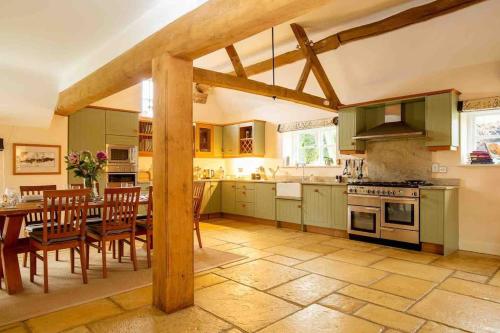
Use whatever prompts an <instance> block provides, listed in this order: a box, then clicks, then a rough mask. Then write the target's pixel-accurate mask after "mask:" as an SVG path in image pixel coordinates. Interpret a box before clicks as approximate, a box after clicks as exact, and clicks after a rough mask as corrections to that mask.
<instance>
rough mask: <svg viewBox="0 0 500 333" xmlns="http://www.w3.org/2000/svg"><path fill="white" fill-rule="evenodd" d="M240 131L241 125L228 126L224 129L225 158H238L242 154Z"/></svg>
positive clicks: (223, 145)
mask: <svg viewBox="0 0 500 333" xmlns="http://www.w3.org/2000/svg"><path fill="white" fill-rule="evenodd" d="M239 131H240V127H239V125H227V126H224V127H223V128H222V147H223V153H224V157H236V156H238V155H239V154H240V143H239V135H240V134H239Z"/></svg>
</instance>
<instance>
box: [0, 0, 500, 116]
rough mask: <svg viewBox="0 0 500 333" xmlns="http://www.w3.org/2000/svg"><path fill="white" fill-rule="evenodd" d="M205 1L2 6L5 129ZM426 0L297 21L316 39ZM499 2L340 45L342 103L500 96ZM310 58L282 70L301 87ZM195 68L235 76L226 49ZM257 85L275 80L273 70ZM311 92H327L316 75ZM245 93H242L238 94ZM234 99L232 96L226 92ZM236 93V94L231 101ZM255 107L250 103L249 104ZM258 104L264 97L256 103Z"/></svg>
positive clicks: (284, 35)
mask: <svg viewBox="0 0 500 333" xmlns="http://www.w3.org/2000/svg"><path fill="white" fill-rule="evenodd" d="M202 2H204V0H184V1H176V0H154V1H151V0H149V1H147V0H108V1H100V0H85V1H82V0H80V1H79V0H74V1H64V0H48V1H45V2H43V5H41V4H40V1H36V0H26V1H22V2H12V1H11V2H6V1H4V2H1V3H0V53H1V55H2V56H1V57H0V73H1V75H0V123H17V124H26V125H31V126H46V125H47V124H48V122H49V120H50V119H51V117H52V115H53V111H54V109H53V108H54V105H55V103H56V99H57V93H58V92H59V91H60V90H62V89H63V88H65V87H67V86H68V85H69V84H71V83H73V82H75V81H77V80H78V79H80V78H82V77H83V76H85V75H87V74H88V73H90V72H92V71H93V70H95V69H96V68H98V67H100V66H101V65H103V64H104V63H106V62H107V61H109V60H110V59H112V58H114V57H115V56H117V55H119V54H120V53H122V52H123V51H125V50H126V49H128V48H129V47H131V46H132V45H134V44H135V43H137V42H138V41H140V40H142V39H143V38H144V37H146V36H148V35H150V34H151V33H152V32H154V31H156V30H158V29H159V28H161V27H163V26H164V25H166V24H167V23H168V22H170V21H172V20H173V19H175V18H176V17H178V16H180V15H182V14H183V13H185V12H186V11H188V10H191V9H192V8H194V7H196V6H197V5H199V4H201V3H202ZM427 2H430V1H428V0H415V1H405V0H366V1H356V2H353V1H351V0H332V2H331V4H329V5H327V6H325V7H324V8H322V9H321V10H317V11H314V12H311V13H309V14H308V15H305V16H303V17H299V18H297V19H296V20H294V22H297V23H300V24H301V25H302V26H303V27H304V28H305V29H306V31H307V33H308V35H309V37H310V38H311V39H312V40H313V41H317V40H319V39H321V38H324V37H326V36H328V35H331V34H333V33H335V32H338V31H340V30H344V29H346V28H351V27H355V26H359V25H362V24H366V23H369V22H373V21H376V20H380V19H382V18H384V17H387V16H389V15H392V14H395V13H397V12H400V11H402V10H405V9H407V8H410V7H414V6H417V5H420V4H424V3H427ZM498 12H500V1H497V0H486V1H484V2H482V3H480V4H477V5H474V6H471V7H468V8H465V9H462V10H460V11H457V12H453V13H451V14H448V15H445V16H442V17H438V18H435V19H432V20H430V21H426V22H423V23H419V24H415V25H412V26H409V27H406V28H403V29H399V30H397V31H394V32H390V33H387V34H384V35H380V36H377V37H373V38H369V39H365V40H360V41H357V42H353V43H349V44H347V45H345V46H341V47H340V48H339V49H337V50H334V51H331V52H327V53H324V54H321V55H320V56H319V58H320V60H321V62H322V64H323V66H324V67H325V70H326V72H327V74H328V77H329V78H330V80H331V82H332V84H333V85H334V88H335V90H336V92H337V94H338V95H339V97H340V99H341V102H342V103H354V102H360V101H364V100H370V99H376V98H383V97H390V96H395V95H404V94H410V93H417V92H423V91H430V90H438V89H443V88H457V89H459V90H462V92H463V93H464V95H465V96H467V97H478V96H484V95H496V94H498V93H499V91H500V44H499V43H497V42H496V41H497V40H498V37H497V31H500V20H498V18H497V16H498V15H497V14H496V13H498ZM289 23H291V22H288V23H287V24H283V25H280V26H278V27H276V28H275V42H276V54H280V53H283V52H287V51H290V50H293V49H294V48H295V47H296V41H295V38H294V36H293V33H292V31H291V29H290V26H289ZM235 47H236V49H237V50H238V53H239V55H240V57H241V59H242V62H243V64H244V65H249V64H252V63H255V62H257V61H260V60H264V59H268V58H269V57H270V56H271V34H270V32H269V31H266V32H263V33H260V34H258V35H255V36H253V37H250V38H248V39H246V40H243V41H241V42H239V43H237V44H235ZM303 63H304V62H303V61H299V62H297V63H295V64H291V65H288V66H285V67H282V68H279V69H278V70H277V71H276V77H277V84H280V85H283V86H286V87H290V88H294V87H295V85H296V83H297V80H298V77H299V76H300V73H301V70H302V66H303ZM195 65H196V66H199V67H202V68H208V69H214V70H219V71H231V70H232V68H231V63H230V62H229V60H228V57H227V54H226V53H225V51H224V50H221V51H217V52H214V53H213V54H210V55H207V56H205V57H203V58H200V59H198V60H196V61H195ZM252 79H256V80H261V81H264V82H267V83H270V82H271V73H270V72H266V73H262V74H259V75H256V76H255V77H252ZM305 91H306V92H310V93H313V94H317V95H321V90H320V89H319V87H318V85H317V83H316V82H315V80H314V78H313V77H312V76H310V78H309V80H308V82H307V84H306V88H305ZM238 94H241V93H238ZM220 96H225V98H226V97H227V98H230V94H229V95H228V94H227V93H224V94H219V97H220ZM228 96H229V97H228ZM235 96H236V95H235ZM244 100H245V103H252V99H250V98H246V99H244ZM255 101H256V103H260V102H259V98H255Z"/></svg>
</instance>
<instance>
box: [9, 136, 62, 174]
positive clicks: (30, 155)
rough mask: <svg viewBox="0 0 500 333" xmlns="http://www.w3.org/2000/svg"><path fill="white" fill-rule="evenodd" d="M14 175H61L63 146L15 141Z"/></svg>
mask: <svg viewBox="0 0 500 333" xmlns="http://www.w3.org/2000/svg"><path fill="white" fill-rule="evenodd" d="M12 151H13V158H12V163H13V165H12V171H13V174H14V175H60V174H61V162H62V161H61V146H60V145H42V144H32V143H14V144H13V146H12Z"/></svg>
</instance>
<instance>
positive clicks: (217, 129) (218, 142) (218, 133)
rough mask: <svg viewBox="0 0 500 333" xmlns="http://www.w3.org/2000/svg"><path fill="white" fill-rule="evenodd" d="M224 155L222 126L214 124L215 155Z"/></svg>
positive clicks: (218, 156) (219, 156) (217, 156)
mask: <svg viewBox="0 0 500 333" xmlns="http://www.w3.org/2000/svg"><path fill="white" fill-rule="evenodd" d="M222 156H223V155H222V126H214V157H216V158H221V157H222Z"/></svg>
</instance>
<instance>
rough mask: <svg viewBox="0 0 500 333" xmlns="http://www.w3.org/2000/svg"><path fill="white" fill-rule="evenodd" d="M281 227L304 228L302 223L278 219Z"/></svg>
mask: <svg viewBox="0 0 500 333" xmlns="http://www.w3.org/2000/svg"><path fill="white" fill-rule="evenodd" d="M278 224H279V226H280V228H286V229H292V230H302V228H301V226H300V224H297V223H291V222H284V221H278Z"/></svg>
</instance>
